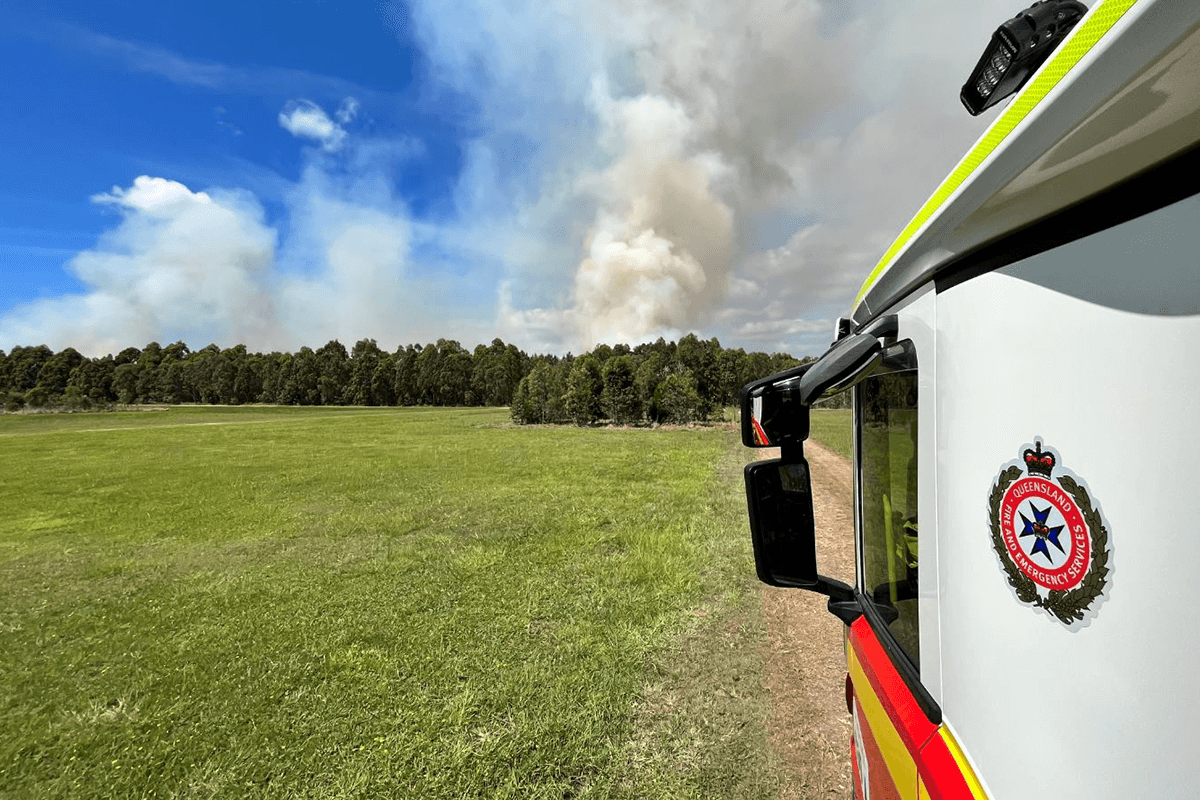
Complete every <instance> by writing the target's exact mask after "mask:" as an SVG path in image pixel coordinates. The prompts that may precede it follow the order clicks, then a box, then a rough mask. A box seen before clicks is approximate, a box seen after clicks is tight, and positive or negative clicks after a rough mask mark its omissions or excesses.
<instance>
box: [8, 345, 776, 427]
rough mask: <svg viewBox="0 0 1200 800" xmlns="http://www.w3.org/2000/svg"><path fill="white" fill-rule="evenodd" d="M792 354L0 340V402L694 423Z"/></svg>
mask: <svg viewBox="0 0 1200 800" xmlns="http://www.w3.org/2000/svg"><path fill="white" fill-rule="evenodd" d="M797 363H799V362H797V361H796V360H795V359H794V358H792V357H791V356H789V355H786V354H783V353H776V354H774V355H767V354H766V353H761V352H753V353H746V352H745V351H743V350H742V349H740V348H738V349H724V348H722V347H721V345H720V343H719V342H718V341H717V340H716V339H715V338H713V339H709V340H703V339H700V338H698V337H696V336H695V335H691V334H689V335H688V336H685V337H683V338H682V339H680V340H679V342H678V343H676V342H667V341H664V340H663V339H661V338H660V339H659V340H658V341H656V342H653V343H647V344H641V345H638V346H636V347H630V346H628V345H625V344H617V345H613V346H609V345H600V346H598V347H596V348H595V349H594V350H592V351H591V352H589V353H585V354H583V355H581V356H573V355H571V354H567V355H566V356H555V355H533V356H530V355H528V354H526V353H525V352H524V351H523V350H521V349H519V348H518V347H516V346H515V345H512V344H506V343H505V342H503V341H502V340H500V339H498V338H497V339H493V340H492V343H491V344H490V345H482V344H481V345H479V346H477V347H476V348H475V349H474V350H467V349H466V348H464V347H463V346H462V345H460V344H459V343H458V342H456V341H452V340H447V339H438V341H437V342H436V343H433V344H427V345H424V346H422V345H420V344H410V345H406V346H402V347H399V348H397V349H396V350H395V352H387V351H384V350H381V349H380V348H379V346H378V345H377V344H376V342H375V340H373V339H362V340H360V341H359V342H357V343H356V344H355V345H354V346H353V348H351V349H350V350H347V349H346V347H345V346H344V345H342V344H341V343H340V342H338V341H337V340H333V341H331V342H329V343H327V344H325V345H324V346H323V347H320V348H318V349H316V350H313V349H311V348H309V347H301V348H300V349H299V350H298V351H297V352H295V353H281V352H272V353H253V352H250V351H248V350H247V348H246V346H245V345H240V344H239V345H237V346H235V347H230V348H227V349H224V350H222V349H221V348H219V347H218V346H217V345H215V344H210V345H208V346H207V347H204V348H202V349H200V350H195V351H193V350H191V349H190V348H188V346H187V345H186V344H185V343H183V342H175V343H174V344H169V345H166V346H163V345H160V344H159V343H158V342H150V343H149V344H147V345H146V346H145V347H143V348H140V349H139V348H136V347H127V348H125V349H124V350H122V351H121V352H120V353H117V354H116V355H112V354H109V355H106V356H102V357H99V358H87V357H86V356H84V355H82V354H80V353H79V352H78V351H76V350H75V349H74V348H71V347H68V348H66V349H64V350H62V351H60V352H57V353H55V352H54V351H52V350H51V349H50V348H49V347H47V346H45V345H39V346H36V347H14V348H13V349H12V351H11V352H8V353H5V352H4V351H3V350H0V406H2V407H3V408H4V409H5V410H6V411H19V410H21V409H23V408H32V409H43V408H57V409H66V410H87V409H91V408H110V407H115V406H116V405H118V404H122V405H127V404H134V403H166V404H175V403H209V404H225V405H239V404H246V403H276V404H281V405H362V406H398V405H405V406H411V405H432V406H510V407H511V409H512V416H513V419H514V421H516V422H519V423H524V424H532V423H545V422H556V423H563V422H574V423H577V424H581V425H586V424H592V423H596V422H600V421H602V420H609V421H612V422H614V423H618V424H630V423H638V422H644V421H650V422H689V421H693V420H703V419H705V418H707V417H708V416H709V415H711V414H712V413H713V412H714V411H715V410H716V409H719V408H721V407H722V406H724V405H728V404H730V403H734V402H736V398H737V392H738V390H739V389H740V388H741V386H742V384H744V383H746V382H747V381H750V380H753V379H755V378H758V377H762V376H765V375H768V374H771V373H773V372H778V371H780V370H782V369H786V368H787V367H789V366H792V365H794V364H797Z"/></svg>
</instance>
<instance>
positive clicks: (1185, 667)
mask: <svg viewBox="0 0 1200 800" xmlns="http://www.w3.org/2000/svg"><path fill="white" fill-rule="evenodd" d="M1006 95H1013V97H1012V100H1011V101H1010V102H1009V103H1008V105H1007V106H1005V107H1004V108H1003V109H1002V110H1000V111H999V113H998V114H997V115H996V117H995V119H994V121H993V122H992V124H991V125H990V127H988V129H987V131H986V133H984V134H983V136H982V137H981V138H980V139H979V141H978V142H977V143H976V144H975V146H974V147H973V148H972V149H971V150H970V151H969V152H968V153H967V154H966V156H965V157H964V158H963V159H962V161H961V162H960V163H959V164H958V166H957V167H956V168H955V169H954V171H953V172H952V173H951V174H950V175H949V176H948V177H947V178H946V179H945V180H944V182H943V183H942V184H941V185H940V186H939V187H938V188H937V190H936V191H935V192H934V194H933V196H932V197H930V199H929V200H928V201H927V202H926V203H925V205H924V206H923V207H922V208H921V209H920V210H919V211H918V213H917V214H916V216H915V217H914V218H913V219H912V221H911V222H910V223H909V224H908V225H907V227H905V228H904V230H903V231H901V233H900V234H899V236H898V237H897V239H896V240H895V243H894V244H892V246H891V247H890V248H889V249H888V250H887V251H886V252H885V253H884V254H883V257H882V259H881V260H880V261H879V263H878V266H876V267H875V269H874V270H873V271H872V272H871V273H870V275H869V276H868V277H867V279H866V282H865V283H864V284H863V287H862V289H861V291H860V292H859V294H858V296H857V298H856V299H855V302H854V305H853V307H852V310H851V312H850V316H849V317H847V318H845V319H841V320H839V321H838V324H837V326H836V331H835V338H836V341H834V342H833V344H832V346H831V347H830V348H829V350H828V351H827V352H826V353H825V354H824V355H823V356H822V357H821V358H819V359H818V360H816V361H815V362H812V363H810V364H806V365H804V366H801V367H798V368H796V369H793V370H790V371H788V372H784V373H780V374H778V375H774V376H771V377H769V378H766V379H763V380H760V381H756V382H754V383H751V384H748V385H747V386H746V387H745V388H744V389H743V390H742V397H741V402H742V416H741V419H742V438H743V442H744V443H745V444H746V445H748V446H751V447H779V448H780V457H779V458H777V459H772V460H765V461H755V462H752V463H751V464H749V465H748V466H747V467H746V471H745V479H746V494H747V501H748V507H749V517H750V528H751V539H752V541H753V545H754V557H755V567H756V570H757V573H758V576H759V578H760V579H761V580H762V581H764V582H765V583H767V584H770V585H773V586H781V587H792V588H796V589H800V590H804V591H811V592H817V593H820V594H822V595H824V596H826V597H827V598H828V607H829V610H830V612H832V613H833V614H835V615H836V616H837V617H838V618H839V619H840V620H841V621H842V622H844V624H845V626H846V627H845V631H846V637H845V643H846V659H847V672H848V674H847V678H846V699H847V705H848V707H849V710H850V714H851V716H852V719H853V738H852V742H851V744H850V753H851V756H850V758H851V764H852V766H853V773H854V783H855V786H854V793H855V796H856V797H857V798H860V800H883V799H884V798H902V800H915V799H916V798H933V799H935V800H936V799H937V798H947V799H950V798H953V799H954V800H959V799H960V798H961V799H963V800H965V799H966V798H974V799H976V800H979V799H980V798H990V800H1037V798H1047V799H1048V800H1049V799H1050V798H1053V799H1054V800H1063V798H1091V799H1095V800H1099V799H1100V798H1112V799H1113V800H1116V798H1121V799H1122V800H1125V799H1126V798H1131V797H1172V798H1175V797H1189V798H1190V797H1197V796H1200V761H1193V760H1192V759H1193V758H1195V757H1196V745H1197V741H1198V740H1196V739H1192V738H1191V734H1190V733H1189V731H1191V729H1192V728H1191V726H1192V723H1193V721H1195V720H1197V719H1200V678H1198V677H1197V664H1200V635H1197V634H1193V633H1190V631H1191V630H1192V626H1193V623H1198V622H1200V612H1198V615H1197V618H1193V617H1192V616H1191V611H1190V610H1189V609H1190V606H1188V605H1187V603H1185V602H1183V600H1184V599H1186V597H1187V593H1186V589H1187V587H1188V586H1189V585H1191V575H1192V568H1193V567H1196V568H1197V574H1198V575H1200V532H1197V527H1196V526H1197V521H1198V520H1200V502H1198V499H1200V466H1198V464H1200V355H1198V350H1200V194H1198V192H1200V2H1198V1H1197V0H1100V1H1099V2H1096V3H1094V4H1092V5H1091V7H1090V8H1086V7H1084V6H1083V5H1082V4H1080V3H1077V2H1069V1H1068V0H1047V2H1042V3H1035V4H1034V5H1033V6H1031V7H1030V8H1028V9H1025V10H1024V11H1022V12H1021V13H1020V14H1018V15H1017V16H1016V17H1014V18H1013V19H1011V20H1009V21H1007V22H1005V23H1004V24H1003V25H1002V26H1001V27H1000V28H999V29H998V30H997V31H996V33H995V35H994V36H993V37H992V40H991V42H990V44H989V45H988V47H987V49H986V50H985V51H984V53H983V54H982V56H981V58H980V59H979V63H978V64H977V65H976V67H975V70H974V71H973V72H971V73H970V77H969V78H968V80H967V82H966V84H965V85H964V87H963V90H962V95H961V100H962V102H963V103H964V105H966V107H967V110H968V111H970V112H971V113H979V112H980V111H983V110H984V109H986V108H988V107H990V106H992V105H995V104H996V103H998V102H999V101H1000V100H1001V99H1002V98H1003V97H1004V96H1006ZM838 392H851V393H852V398H853V403H852V405H853V409H854V411H853V425H854V438H853V458H852V469H853V472H854V505H855V508H854V529H855V553H856V558H855V560H856V570H855V576H854V579H853V585H851V584H850V583H845V582H841V581H838V580H835V579H833V578H830V577H826V576H825V575H823V574H822V572H821V564H822V561H821V553H820V552H818V548H817V546H816V535H815V531H814V523H813V498H812V493H811V482H810V478H809V471H808V464H807V462H806V460H805V455H804V443H805V441H806V440H807V438H808V433H809V408H810V407H811V406H812V404H813V403H815V402H816V401H818V400H819V399H821V398H823V397H828V396H831V395H833V394H835V393H838Z"/></svg>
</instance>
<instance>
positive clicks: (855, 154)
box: [0, 0, 1013, 355]
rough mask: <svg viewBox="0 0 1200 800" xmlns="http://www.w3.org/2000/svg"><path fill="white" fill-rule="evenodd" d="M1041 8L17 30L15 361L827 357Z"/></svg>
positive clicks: (8, 30) (382, 14)
mask: <svg viewBox="0 0 1200 800" xmlns="http://www.w3.org/2000/svg"><path fill="white" fill-rule="evenodd" d="M902 5H905V7H906V8H909V9H913V8H914V5H913V4H902ZM1009 5H1010V4H1004V3H998V2H987V3H980V4H973V5H972V7H971V9H969V10H966V9H962V8H960V6H962V4H959V3H954V2H951V1H950V0H926V2H925V3H918V4H916V6H919V7H920V9H921V10H922V11H923V12H924V13H921V14H912V15H909V14H906V13H903V12H902V11H900V10H897V9H896V8H893V9H888V8H887V7H886V6H882V5H881V4H867V3H855V2H844V1H841V2H836V3H835V2H828V3H822V2H819V1H818V0H801V2H798V3H786V2H783V0H778V2H758V3H747V2H730V3H728V4H726V5H720V6H712V5H711V4H707V3H701V2H698V0H696V1H695V2H675V3H667V2H657V1H656V0H614V1H613V2H607V3H599V2H584V1H583V0H581V1H580V2H572V3H565V2H564V3H556V2H543V3H536V4H535V3H524V4H523V3H520V2H517V1H516V0H513V1H512V2H505V3H499V2H494V3H493V2H482V0H442V2H436V3H434V2H418V1H416V0H414V2H411V3H386V2H385V3H378V2H371V3H336V2H328V1H327V2H320V1H319V0H313V1H312V2H294V3H287V4H277V3H272V4H265V3H263V4H256V3H243V4H233V3H228V2H193V3H188V4H163V3H158V2H155V3H150V2H124V3H120V4H109V3H96V2H56V3H53V4H51V3H38V2H33V3H23V4H21V5H20V6H19V7H15V6H7V7H5V8H4V9H2V10H0V75H2V76H3V80H2V81H0V103H2V105H3V108H4V109H5V113H4V114H2V115H0V141H3V143H4V146H3V147H2V148H0V276H2V277H3V280H2V281H0V348H4V349H7V348H10V347H12V346H14V345H17V344H25V345H29V344H40V343H43V342H45V343H47V344H49V345H51V346H52V347H54V348H56V349H59V348H62V347H65V346H68V345H70V346H74V347H76V348H78V349H80V350H81V351H83V352H85V353H88V354H92V355H95V354H102V353H104V352H112V351H116V350H119V349H121V348H122V347H125V346H129V345H134V346H141V345H143V344H145V343H146V342H147V341H150V340H151V339H154V340H158V341H162V342H166V341H174V340H176V339H180V338H182V339H184V340H185V341H186V342H188V344H189V345H191V346H192V347H194V348H199V347H202V346H204V345H205V344H207V343H208V342H209V341H215V342H217V343H218V344H220V345H221V346H231V345H233V344H235V343H237V342H238V341H241V342H244V343H245V344H247V345H248V346H250V347H251V348H252V349H262V350H266V349H274V348H279V349H295V348H297V347H299V346H300V345H302V344H307V345H310V346H313V347H316V346H319V345H321V344H323V343H324V342H325V341H327V340H328V339H330V338H335V337H336V338H339V339H341V340H342V341H343V342H346V343H352V342H353V341H355V340H357V339H359V338H363V337H372V338H376V339H378V340H379V342H380V344H381V345H383V346H385V347H389V348H391V347H395V346H396V345H398V344H403V343H407V342H412V341H430V340H432V339H435V338H437V337H439V336H445V337H448V338H456V339H459V340H460V341H462V342H463V343H464V344H465V345H467V346H472V345H473V344H475V343H477V342H480V341H484V342H486V341H490V339H491V338H492V337H493V336H497V335H499V336H502V337H504V338H505V339H506V340H509V341H515V342H517V343H518V344H521V345H522V346H523V347H526V348H527V349H533V350H553V351H557V352H563V351H566V350H573V351H575V352H579V351H580V350H582V349H585V348H589V347H591V346H592V345H594V344H596V343H598V342H600V341H609V342H615V341H640V340H644V339H648V338H654V337H655V336H657V335H666V336H667V337H668V338H673V337H675V336H679V335H681V334H682V333H686V332H688V331H695V332H696V333H698V334H700V335H702V336H714V335H715V336H719V337H720V338H721V341H722V343H723V344H725V345H726V346H744V347H747V348H748V349H766V350H777V349H786V350H790V351H792V352H797V353H800V352H815V351H818V350H820V349H821V347H822V346H823V343H824V341H825V340H826V339H827V338H828V333H829V331H830V330H831V327H832V318H833V317H834V316H837V315H838V314H839V313H845V311H846V310H847V309H848V307H849V303H850V301H851V300H852V298H853V295H854V291H855V290H856V289H857V286H858V284H859V282H860V281H861V279H862V277H863V276H864V275H865V274H866V272H867V271H868V270H869V268H870V266H871V265H872V264H873V263H874V261H875V260H876V259H877V258H878V255H879V253H880V252H882V249H883V248H885V247H886V245H887V243H888V242H889V241H890V239H891V237H892V235H894V233H895V232H896V230H898V228H899V227H900V226H901V225H902V224H903V222H904V221H905V220H906V219H907V217H908V216H909V215H910V214H911V213H912V212H913V211H915V209H916V207H917V205H918V204H919V203H920V201H921V200H922V199H923V198H924V196H926V195H927V194H928V193H929V192H930V191H931V190H932V189H933V188H934V186H936V183H937V181H938V180H939V179H940V177H941V176H942V175H943V174H944V173H945V172H946V171H947V170H948V169H949V168H951V167H952V166H953V164H954V163H955V161H956V160H957V158H958V157H959V155H961V152H962V151H963V150H964V149H965V148H966V147H967V146H969V144H970V143H971V141H972V140H973V139H974V138H975V137H976V136H978V135H979V134H980V133H982V131H983V129H984V126H985V124H986V120H984V121H981V120H977V119H971V118H969V117H967V115H966V114H965V113H964V112H962V111H961V109H960V108H959V107H958V105H957V86H958V84H960V83H961V80H962V78H963V77H964V76H965V74H966V73H967V72H968V71H969V70H970V68H971V66H972V65H973V64H974V58H975V56H976V55H977V53H978V51H980V50H981V49H982V47H983V45H984V44H985V43H986V41H987V37H988V35H989V34H990V32H991V30H992V29H993V28H994V27H995V25H996V24H998V22H999V21H1001V20H1002V19H1004V18H1005V16H1007V15H1008V14H1009V13H1010V12H1011V11H1012V10H1013V9H1010V8H1008V6H1009ZM929 19H938V20H940V22H939V23H938V24H941V25H945V26H946V27H947V31H950V30H953V31H954V35H953V36H952V37H949V38H951V39H953V40H954V41H955V42H957V44H953V45H951V46H950V47H949V48H948V49H947V50H946V51H945V52H938V53H930V52H928V50H927V48H925V47H923V46H920V45H918V44H917V43H918V42H919V41H922V40H923V41H928V40H929V38H930V36H931V35H933V38H937V35H936V31H934V32H932V34H931V32H930V31H929V30H928V29H927V28H922V26H923V25H927V24H928V23H927V22H922V21H921V20H926V21H927V20H929ZM884 67H886V74H885V76H884V77H883V78H882V79H881V78H880V75H881V74H882V73H881V72H880V70H881V68H884ZM960 73H961V74H960ZM993 113H994V112H993Z"/></svg>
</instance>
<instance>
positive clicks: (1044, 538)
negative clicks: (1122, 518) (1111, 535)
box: [988, 439, 1112, 627]
mask: <svg viewBox="0 0 1200 800" xmlns="http://www.w3.org/2000/svg"><path fill="white" fill-rule="evenodd" d="M1060 462H1061V459H1060V458H1059V454H1058V453H1057V452H1056V451H1055V450H1053V449H1051V448H1048V447H1044V445H1043V442H1042V440H1041V439H1037V440H1036V441H1035V442H1034V443H1033V444H1032V445H1030V446H1028V447H1025V448H1023V449H1022V451H1021V457H1020V458H1019V459H1017V460H1016V461H1013V462H1010V463H1009V464H1007V465H1006V466H1005V468H1004V469H1002V470H1001V471H1000V474H999V475H998V476H997V477H996V482H995V483H994V484H993V485H992V492H991V495H990V497H989V499H988V511H989V518H990V521H991V529H992V547H993V548H995V550H996V555H997V556H998V557H999V559H1000V565H1001V566H1002V567H1003V568H1004V572H1005V574H1006V575H1007V576H1008V583H1009V585H1010V586H1011V587H1012V588H1013V591H1014V592H1015V593H1016V596H1017V599H1018V600H1020V601H1021V602H1022V603H1028V604H1030V605H1032V606H1033V607H1034V608H1041V609H1044V610H1045V611H1046V612H1048V613H1049V614H1051V615H1052V616H1054V617H1056V618H1057V619H1058V620H1059V621H1061V622H1062V623H1064V624H1065V625H1068V626H1071V627H1074V626H1076V625H1078V624H1080V623H1082V622H1083V621H1084V620H1085V619H1086V618H1088V617H1089V616H1091V615H1094V614H1095V611H1096V606H1098V605H1099V602H1100V601H1101V599H1102V597H1103V595H1104V594H1105V592H1106V591H1107V590H1108V586H1109V584H1110V583H1111V580H1110V579H1109V572H1110V566H1109V558H1110V556H1111V554H1112V553H1111V548H1110V546H1109V542H1108V526H1107V525H1106V524H1105V521H1104V518H1103V516H1102V515H1101V513H1100V509H1099V508H1098V507H1096V506H1095V505H1094V504H1093V501H1092V497H1091V495H1090V494H1089V493H1088V490H1087V486H1086V485H1085V484H1084V482H1083V481H1082V479H1080V478H1079V476H1077V475H1075V473H1073V472H1071V471H1070V470H1068V469H1066V468H1065V467H1063V466H1062V464H1061V463H1060Z"/></svg>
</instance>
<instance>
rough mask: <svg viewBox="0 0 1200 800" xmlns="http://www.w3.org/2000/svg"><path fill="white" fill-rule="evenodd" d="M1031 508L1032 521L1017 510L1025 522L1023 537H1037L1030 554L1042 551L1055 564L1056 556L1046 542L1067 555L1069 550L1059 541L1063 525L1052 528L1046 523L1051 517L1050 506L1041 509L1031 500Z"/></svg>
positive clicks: (1021, 534)
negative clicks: (1051, 552) (1051, 553)
mask: <svg viewBox="0 0 1200 800" xmlns="http://www.w3.org/2000/svg"><path fill="white" fill-rule="evenodd" d="M1029 510H1030V511H1032V512H1033V520H1032V521H1030V519H1029V517H1027V516H1025V515H1024V514H1023V513H1021V512H1019V511H1018V512H1017V514H1018V515H1019V516H1020V517H1021V520H1022V521H1023V522H1024V523H1025V529H1024V530H1023V531H1021V533H1020V536H1021V537H1022V538H1024V537H1026V536H1035V537H1037V538H1036V540H1035V541H1034V543H1033V548H1032V549H1031V550H1030V555H1033V554H1036V553H1041V554H1042V555H1044V556H1045V557H1046V560H1047V561H1049V562H1050V563H1051V564H1053V563H1054V556H1052V555H1050V550H1049V549H1048V548H1047V547H1046V542H1049V543H1050V544H1052V545H1054V546H1055V547H1057V548H1058V552H1060V553H1062V554H1063V555H1066V553H1067V551H1066V550H1064V549H1063V546H1062V545H1061V544H1059V542H1058V535H1059V534H1060V533H1062V529H1063V526H1062V525H1057V526H1055V527H1053V528H1051V527H1049V526H1048V525H1046V521H1047V520H1048V519H1049V518H1050V506H1046V508H1045V509H1039V508H1038V507H1037V506H1035V505H1034V504H1033V501H1032V500H1030V501H1029Z"/></svg>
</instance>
